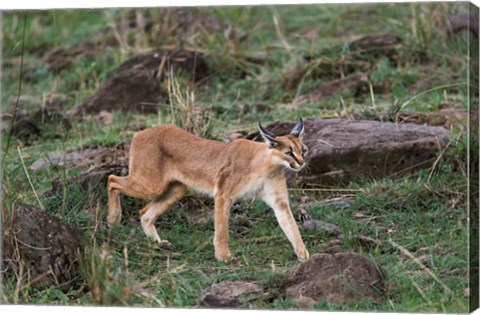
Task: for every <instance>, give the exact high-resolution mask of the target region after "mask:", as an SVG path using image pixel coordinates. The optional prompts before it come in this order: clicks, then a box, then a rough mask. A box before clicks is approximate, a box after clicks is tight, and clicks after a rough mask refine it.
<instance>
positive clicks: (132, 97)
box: [68, 50, 208, 115]
mask: <svg viewBox="0 0 480 315" xmlns="http://www.w3.org/2000/svg"><path fill="white" fill-rule="evenodd" d="M169 71H172V73H173V74H174V75H175V76H186V77H187V78H188V79H189V80H193V81H195V82H198V81H199V80H203V79H205V78H206V77H207V76H208V66H207V62H206V57H205V56H204V55H203V54H202V53H200V52H196V51H189V50H176V51H153V52H150V53H148V54H142V55H137V56H134V57H133V58H131V59H129V60H127V61H125V62H124V63H123V64H121V65H120V66H119V67H118V69H117V70H116V71H115V73H114V74H113V76H112V77H111V78H110V79H108V80H107V81H106V82H105V84H104V85H103V86H102V87H101V88H100V89H99V90H98V91H97V92H96V93H95V94H94V95H92V96H91V97H90V98H88V99H87V100H86V101H85V102H83V103H82V104H79V105H77V106H75V107H73V108H72V109H71V110H69V111H68V114H69V115H79V114H96V113H99V112H101V111H108V112H109V111H115V110H121V111H125V112H127V111H138V112H146V113H152V112H157V111H158V104H159V103H162V102H164V101H166V98H167V93H166V91H165V89H164V88H163V86H164V84H163V83H162V82H163V81H164V80H165V78H166V74H167V73H169Z"/></svg>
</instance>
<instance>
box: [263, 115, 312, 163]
mask: <svg viewBox="0 0 480 315" xmlns="http://www.w3.org/2000/svg"><path fill="white" fill-rule="evenodd" d="M258 128H259V129H260V134H261V135H262V137H263V139H264V140H265V142H266V144H267V146H268V147H269V148H270V150H271V154H272V159H273V161H274V163H275V164H277V165H283V166H286V167H287V168H288V169H291V170H293V171H296V172H298V171H300V170H301V169H302V168H303V167H304V166H305V155H306V154H307V152H308V148H307V146H306V145H305V144H303V142H302V137H303V134H304V130H305V129H304V126H303V120H302V119H301V118H300V120H299V121H298V122H297V124H296V125H295V127H294V128H293V130H292V131H291V132H290V134H289V135H286V136H276V135H275V134H273V133H272V132H270V131H268V130H266V129H265V128H263V127H262V125H261V124H260V123H259V124H258Z"/></svg>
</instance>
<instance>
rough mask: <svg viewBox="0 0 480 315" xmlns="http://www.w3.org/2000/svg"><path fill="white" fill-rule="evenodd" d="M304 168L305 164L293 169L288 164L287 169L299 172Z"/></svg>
mask: <svg viewBox="0 0 480 315" xmlns="http://www.w3.org/2000/svg"><path fill="white" fill-rule="evenodd" d="M304 166H305V164H303V165H300V166H297V167H295V166H293V165H292V164H290V165H289V167H288V168H289V169H291V170H292V171H294V172H300V171H301V170H302V169H303V167H304Z"/></svg>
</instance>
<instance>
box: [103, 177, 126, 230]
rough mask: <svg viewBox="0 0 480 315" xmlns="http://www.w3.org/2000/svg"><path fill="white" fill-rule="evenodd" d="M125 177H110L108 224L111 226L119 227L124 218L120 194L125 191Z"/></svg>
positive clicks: (108, 187) (108, 186)
mask: <svg viewBox="0 0 480 315" xmlns="http://www.w3.org/2000/svg"><path fill="white" fill-rule="evenodd" d="M124 183H125V177H120V176H115V175H110V176H109V177H108V185H107V189H108V215H107V222H108V224H109V225H110V226H112V225H119V224H120V220H121V218H122V205H121V204H120V193H121V192H122V191H123V186H124Z"/></svg>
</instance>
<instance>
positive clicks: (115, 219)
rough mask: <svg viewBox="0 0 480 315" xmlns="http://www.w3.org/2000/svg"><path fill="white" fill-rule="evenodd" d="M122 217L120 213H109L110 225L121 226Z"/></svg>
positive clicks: (108, 220)
mask: <svg viewBox="0 0 480 315" xmlns="http://www.w3.org/2000/svg"><path fill="white" fill-rule="evenodd" d="M120 221H121V218H120V216H119V215H110V214H109V215H108V216H107V222H108V226H109V227H114V226H119V225H120Z"/></svg>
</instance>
